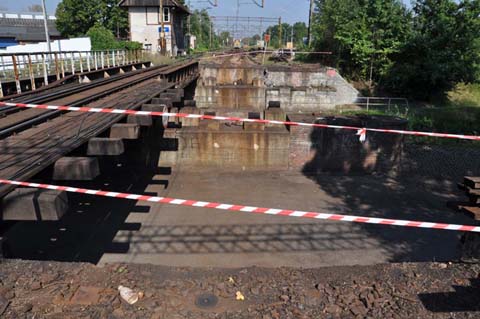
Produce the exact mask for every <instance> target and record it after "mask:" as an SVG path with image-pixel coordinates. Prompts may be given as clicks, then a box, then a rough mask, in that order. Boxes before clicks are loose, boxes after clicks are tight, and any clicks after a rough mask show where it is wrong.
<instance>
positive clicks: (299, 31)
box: [293, 22, 308, 48]
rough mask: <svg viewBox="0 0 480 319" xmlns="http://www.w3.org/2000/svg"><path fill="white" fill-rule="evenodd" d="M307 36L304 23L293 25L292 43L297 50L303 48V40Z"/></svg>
mask: <svg viewBox="0 0 480 319" xmlns="http://www.w3.org/2000/svg"><path fill="white" fill-rule="evenodd" d="M307 36H308V28H307V25H306V24H305V22H297V23H295V24H294V25H293V42H294V43H295V46H296V47H297V48H300V47H303V46H304V42H303V39H304V38H306V37H307Z"/></svg>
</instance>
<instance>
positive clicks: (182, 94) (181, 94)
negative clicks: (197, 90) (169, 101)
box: [167, 89, 185, 98]
mask: <svg viewBox="0 0 480 319" xmlns="http://www.w3.org/2000/svg"><path fill="white" fill-rule="evenodd" d="M167 93H174V94H176V95H177V96H179V97H181V98H182V97H183V96H184V95H185V90H184V89H168V90H167Z"/></svg>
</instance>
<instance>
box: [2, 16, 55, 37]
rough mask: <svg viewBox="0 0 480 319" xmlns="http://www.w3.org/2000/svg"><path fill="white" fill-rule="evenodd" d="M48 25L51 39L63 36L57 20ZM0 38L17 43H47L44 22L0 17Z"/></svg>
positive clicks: (50, 21) (49, 21) (49, 22)
mask: <svg viewBox="0 0 480 319" xmlns="http://www.w3.org/2000/svg"><path fill="white" fill-rule="evenodd" d="M47 25H48V33H49V34H50V37H53V38H59V37H60V36H61V35H60V32H59V31H58V30H57V27H56V26H55V20H51V19H49V20H48V22H47ZM0 38H14V39H15V40H16V41H17V42H22V41H23V42H40V41H45V30H44V26H43V20H40V19H25V18H4V17H0Z"/></svg>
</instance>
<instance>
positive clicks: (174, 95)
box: [160, 93, 182, 102]
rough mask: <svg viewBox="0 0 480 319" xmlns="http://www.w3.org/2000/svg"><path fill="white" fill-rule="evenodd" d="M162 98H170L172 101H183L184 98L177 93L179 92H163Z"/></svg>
mask: <svg viewBox="0 0 480 319" xmlns="http://www.w3.org/2000/svg"><path fill="white" fill-rule="evenodd" d="M160 98H161V99H170V100H172V102H181V101H182V98H181V97H180V96H178V95H177V93H161V94H160Z"/></svg>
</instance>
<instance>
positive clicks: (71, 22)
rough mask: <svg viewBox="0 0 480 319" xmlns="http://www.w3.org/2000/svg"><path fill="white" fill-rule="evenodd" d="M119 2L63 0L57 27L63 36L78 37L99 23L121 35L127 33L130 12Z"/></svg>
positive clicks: (60, 4) (59, 9)
mask: <svg viewBox="0 0 480 319" xmlns="http://www.w3.org/2000/svg"><path fill="white" fill-rule="evenodd" d="M117 4H118V1H117V0H83V1H78V0H62V1H61V2H60V3H59V4H58V6H57V10H56V14H55V15H56V17H57V21H56V24H57V28H58V30H59V31H60V32H61V33H62V35H63V36H66V37H76V36H82V35H85V34H86V33H87V31H88V30H89V29H90V28H91V27H93V26H95V25H97V24H98V25H102V26H104V27H105V28H107V29H109V30H110V31H112V32H113V33H114V34H116V35H117V37H120V36H122V35H125V34H126V30H127V28H128V13H127V11H126V10H123V9H121V8H120V7H118V5H117Z"/></svg>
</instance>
